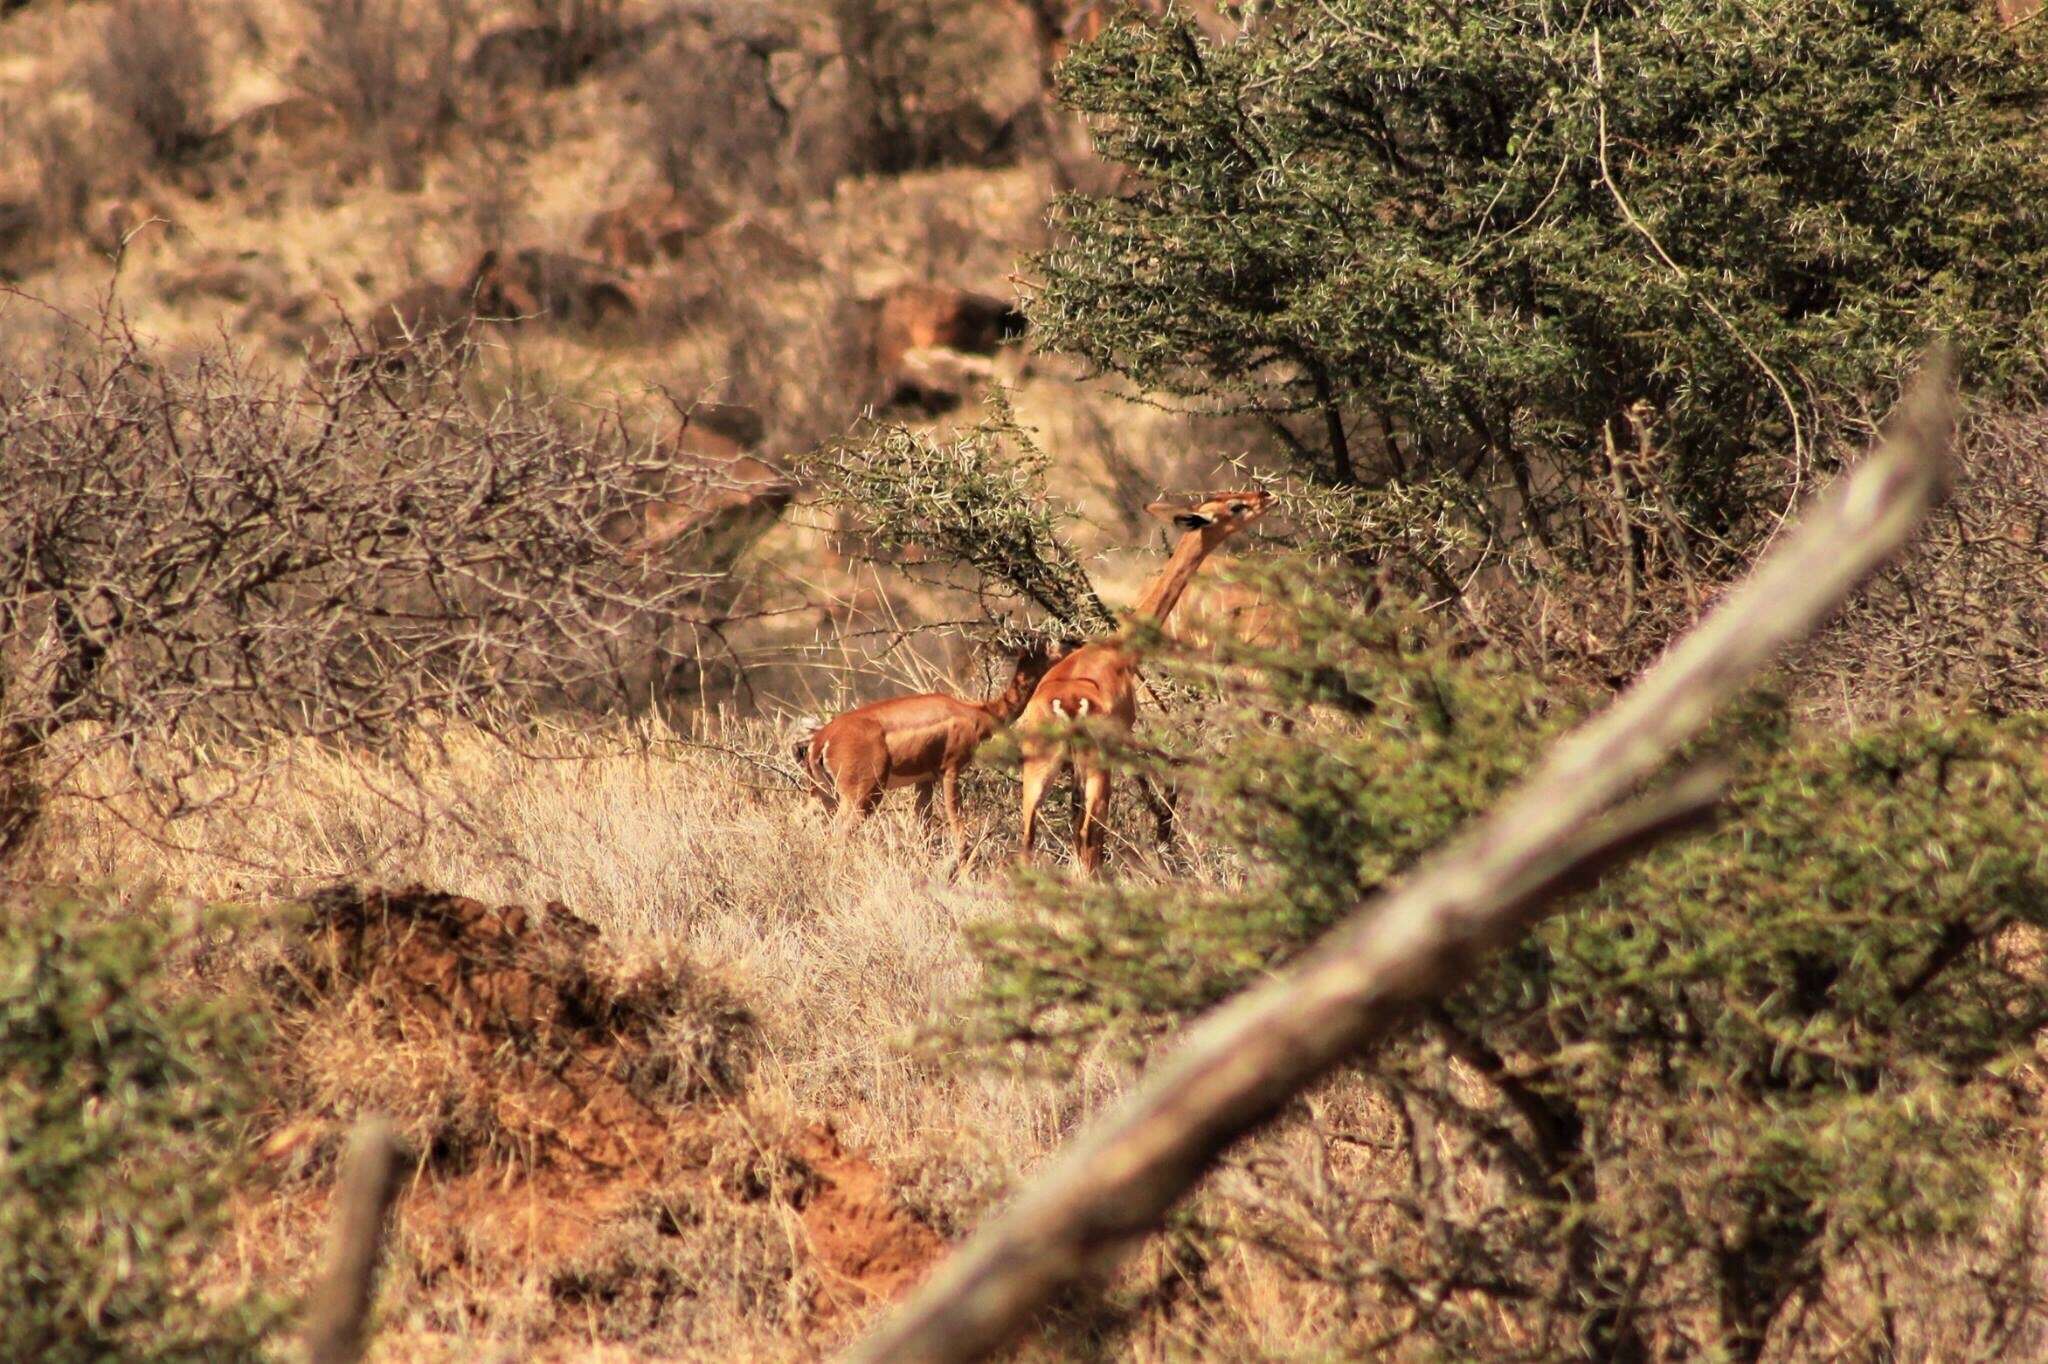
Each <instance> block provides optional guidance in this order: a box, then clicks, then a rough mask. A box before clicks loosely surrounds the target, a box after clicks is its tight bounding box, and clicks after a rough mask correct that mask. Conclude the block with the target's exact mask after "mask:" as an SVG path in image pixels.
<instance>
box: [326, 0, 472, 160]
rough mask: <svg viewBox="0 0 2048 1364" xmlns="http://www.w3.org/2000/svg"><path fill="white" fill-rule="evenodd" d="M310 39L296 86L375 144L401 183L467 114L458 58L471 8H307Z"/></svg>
mask: <svg viewBox="0 0 2048 1364" xmlns="http://www.w3.org/2000/svg"><path fill="white" fill-rule="evenodd" d="M306 3H307V4H308V6H309V8H310V19H311V25H310V30H311V32H310V38H309V40H308V42H307V45H306V51H305V53H304V55H303V56H302V57H301V59H300V62H299V65H298V68H297V71H296V73H295V74H296V79H297V81H298V83H299V85H300V87H301V88H302V89H304V90H305V91H306V93H308V94H310V95H313V96H315V97H317V98H319V99H322V100H325V101H326V102H327V103H329V104H331V105H332V106H333V107H334V108H335V109H336V110H338V111H339V112H340V113H341V115H342V116H343V117H344V118H346V119H347V120H348V121H349V122H350V123H351V124H352V125H353V126H354V127H355V129H356V130H357V133H358V134H359V135H360V136H362V137H364V138H366V139H369V140H370V141H372V142H373V143H374V144H375V145H376V146H377V147H378V149H379V151H380V154H381V155H382V156H383V157H384V158H385V160H386V164H387V165H388V167H389V168H390V170H391V172H392V173H393V175H394V176H395V177H396V178H398V179H399V180H400V182H401V183H405V184H411V183H413V182H415V181H416V180H417V177H418V175H419V170H420V158H421V157H422V155H423V154H424V153H425V152H427V151H429V150H431V149H432V148H433V147H434V145H435V144H436V143H437V142H438V141H439V140H440V138H441V135H442V134H443V133H444V132H445V131H446V130H447V129H448V128H449V127H450V126H451V125H452V124H454V123H455V122H456V121H457V120H459V119H460V118H461V116H462V113H463V107H464V106H463V98H462V90H461V81H460V74H459V73H460V68H459V66H458V64H457V62H456V55H457V53H458V52H459V51H460V50H461V48H462V47H463V45H464V44H465V43H466V42H467V41H468V39H469V35H470V33H471V31H472V29H473V28H474V19H473V13H472V8H471V4H470V0H427V2H426V3H415V0H306Z"/></svg>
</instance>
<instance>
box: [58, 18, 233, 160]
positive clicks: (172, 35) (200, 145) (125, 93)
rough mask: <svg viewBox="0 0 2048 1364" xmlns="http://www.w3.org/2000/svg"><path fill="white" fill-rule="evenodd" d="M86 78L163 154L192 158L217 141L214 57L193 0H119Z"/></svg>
mask: <svg viewBox="0 0 2048 1364" xmlns="http://www.w3.org/2000/svg"><path fill="white" fill-rule="evenodd" d="M86 78H87V83H88V85H89V86H90V88H91V90H92V93H93V96H94V98H95V99H97V100H98V101H99V103H100V104H101V106H102V107H104V108H106V109H108V110H110V111H111V112H112V113H113V114H114V115H115V116H116V117H118V118H120V119H121V120H122V121H123V122H125V123H126V124H127V125H128V126H129V127H131V128H133V129H134V130H135V131H136V133H138V134H139V135H140V136H141V138H142V140H143V142H144V143H145V144H146V146H147V147H148V150H149V155H150V156H151V158H153V159H154V160H156V161H161V162H170V163H178V162H184V161H189V160H191V159H192V158H193V157H194V156H196V155H198V154H199V153H200V152H201V151H203V150H205V148H206V147H207V146H208V145H209V144H210V143H211V142H212V140H213V134H214V126H213V118H212V110H211V102H212V96H213V63H212V58H211V55H210V53H209V51H208V48H207V36H206V29H205V27H204V26H203V25H202V24H201V22H200V12H199V7H198V6H197V5H195V4H194V3H193V2H192V0H118V3H116V4H115V5H114V6H113V7H112V8H110V9H109V10H108V11H107V14H106V17H105V19H104V20H103V21H102V22H101V25H100V45H99V50H98V51H97V52H96V53H95V54H94V55H93V59H92V61H91V62H90V64H89V65H88V66H87V68H86Z"/></svg>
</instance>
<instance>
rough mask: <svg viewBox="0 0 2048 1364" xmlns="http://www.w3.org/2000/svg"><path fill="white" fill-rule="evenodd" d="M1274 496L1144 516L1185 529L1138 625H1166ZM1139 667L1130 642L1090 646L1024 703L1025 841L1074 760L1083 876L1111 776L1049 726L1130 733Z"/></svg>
mask: <svg viewBox="0 0 2048 1364" xmlns="http://www.w3.org/2000/svg"><path fill="white" fill-rule="evenodd" d="M1272 502H1273V495H1272V494H1271V493H1268V492H1264V491H1258V490H1250V491H1244V492H1222V493H1210V494H1209V495H1208V496H1206V497H1204V498H1203V500H1202V501H1201V502H1200V503H1199V504H1197V505H1196V506H1193V507H1184V506H1176V505H1172V504H1169V503H1163V502H1162V503H1155V504H1153V505H1152V506H1150V507H1147V508H1146V510H1147V511H1149V512H1151V513H1152V514H1153V515H1154V516H1161V517H1165V518H1167V519H1169V520H1171V521H1172V522H1173V523H1174V524H1175V525H1178V526H1181V527H1183V528H1184V529H1186V531H1187V534H1185V535H1183V536H1181V538H1180V543H1179V544H1177V545H1175V546H1174V549H1173V554H1172V556H1171V557H1169V558H1168V559H1167V561H1166V566H1165V567H1164V568H1162V569H1161V570H1160V571H1159V573H1158V575H1157V576H1156V577H1154V578H1153V580H1152V581H1151V583H1149V584H1148V585H1147V586H1146V588H1145V591H1144V593H1143V595H1141V596H1140V597H1139V598H1138V602H1137V605H1136V606H1134V607H1133V608H1132V611H1131V615H1132V617H1133V619H1134V620H1149V621H1152V622H1154V623H1156V624H1164V623H1165V621H1166V618H1167V617H1168V616H1169V615H1171V614H1172V612H1173V608H1174V606H1175V604H1176V603H1178V602H1179V601H1180V598H1181V594H1182V593H1183V592H1185V591H1186V590H1187V586H1188V583H1189V582H1190V581H1192V580H1193V578H1194V576H1195V572H1196V570H1198V569H1200V568H1201V566H1202V561H1203V560H1205V559H1207V558H1208V557H1209V555H1210V554H1211V553H1213V552H1214V551H1215V550H1216V547H1217V546H1219V545H1221V544H1222V543H1223V542H1224V541H1225V540H1227V539H1229V538H1230V537H1231V536H1233V535H1235V534H1237V533H1238V532H1239V531H1241V530H1243V529H1244V528H1245V527H1246V526H1249V525H1250V524H1251V523H1252V522H1254V521H1256V520H1257V519H1258V518H1259V517H1260V516H1262V515H1264V514H1265V512H1266V509H1267V508H1268V507H1270V506H1271V505H1272ZM1137 683H1138V664H1137V660H1136V659H1135V658H1133V657H1132V656H1131V653H1130V650H1129V649H1128V648H1127V647H1126V646H1125V636H1124V635H1119V636H1118V637H1117V638H1115V639H1110V640H1103V641H1100V642H1098V643H1094V644H1089V645H1085V646H1083V647H1082V648H1079V649H1076V650H1075V651H1074V652H1073V653H1071V654H1068V655H1067V656H1066V658H1064V659H1062V660H1061V661H1060V662H1059V663H1058V664H1057V665H1055V666H1054V667H1053V668H1052V669H1050V670H1049V671H1048V672H1047V673H1046V674H1045V678H1044V680H1043V681H1041V682H1040V683H1039V684H1038V689H1037V690H1036V691H1035V692H1033V693H1032V695H1031V700H1030V701H1029V702H1028V703H1027V704H1026V705H1025V707H1024V713H1023V717H1022V719H1021V720H1020V721H1019V722H1018V738H1019V740H1020V743H1021V745H1022V747H1023V750H1024V770H1023V782H1024V810H1023V828H1022V830H1021V842H1022V847H1023V854H1024V855H1025V856H1027V857H1028V856H1030V854H1031V850H1032V847H1033V845H1034V844H1035V843H1036V841H1037V836H1038V807H1039V804H1040V803H1041V802H1042V801H1044V799H1045V790H1046V787H1048V786H1049V785H1051V784H1052V781H1053V779H1054V778H1055V777H1057V776H1058V775H1059V772H1060V769H1061V768H1062V767H1063V766H1065V765H1066V763H1067V762H1068V761H1069V759H1070V758H1071V760H1072V762H1073V765H1074V779H1075V781H1076V782H1077V783H1079V785H1080V787H1081V827H1080V829H1079V830H1078V831H1077V832H1076V834H1075V840H1074V853H1075V858H1076V860H1077V861H1078V862H1079V863H1080V865H1081V870H1082V871H1084V872H1086V873H1089V874H1091V875H1092V874H1093V873H1094V872H1095V869H1096V868H1097V867H1099V866H1100V865H1101V864H1102V844H1103V838H1104V835H1105V834H1106V833H1107V832H1108V830H1107V826H1106V825H1105V824H1104V823H1103V819H1104V816H1105V815H1106V814H1107V813H1108V811H1109V793H1110V779H1109V773H1108V771H1107V770H1105V769H1104V768H1103V767H1101V766H1100V765H1099V764H1097V763H1094V762H1092V761H1090V760H1089V759H1088V758H1087V757H1085V756H1084V755H1082V754H1079V753H1075V754H1071V755H1070V754H1069V753H1068V752H1067V751H1066V749H1065V748H1064V747H1063V746H1062V745H1061V744H1060V742H1059V740H1058V737H1057V735H1055V734H1053V733H1051V732H1049V730H1048V726H1050V725H1053V724H1056V723H1057V722H1059V721H1063V720H1087V719H1102V718H1107V719H1108V720H1109V722H1110V723H1112V724H1115V725H1118V726H1120V727H1122V728H1124V729H1129V728H1130V727H1131V726H1132V724H1134V723H1135V722H1136V720H1137V715H1138V691H1137Z"/></svg>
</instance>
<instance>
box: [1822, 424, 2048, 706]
mask: <svg viewBox="0 0 2048 1364" xmlns="http://www.w3.org/2000/svg"><path fill="white" fill-rule="evenodd" d="M1958 456H1959V457H1958V460H1957V463H1958V466H1959V478H1958V481H1957V489H1956V495H1955V497H1954V498H1952V499H1951V500H1950V502H1949V505H1948V506H1947V507H1945V508H1944V509H1943V510H1942V511H1941V512H1940V513H1938V514H1937V515H1936V516H1935V517H1934V518H1933V519H1932V520H1930V521H1929V523H1928V526H1927V529H1926V531H1925V532H1924V533H1923V534H1922V535H1921V537H1920V539H1919V541H1918V542H1917V543H1916V544H1915V545H1914V547H1913V548H1912V550H1910V551H1909V552H1908V553H1907V554H1906V555H1905V556H1904V557H1902V558H1901V559H1900V561H1899V563H1898V564H1897V565H1896V566H1894V567H1893V568H1891V569H1888V570H1887V571H1886V572H1885V573H1884V574H1883V575H1882V576H1881V577H1879V578H1878V579H1877V581H1875V582H1873V583H1872V584H1871V586H1870V588H1869V589H1868V590H1867V591H1866V592H1865V593H1864V595H1863V598H1862V599H1861V600H1860V601H1859V602H1858V603H1857V605H1856V606H1855V608H1854V609H1853V610H1851V611H1850V612H1849V613H1848V614H1846V615H1845V616H1844V617H1843V618H1842V620H1841V621H1839V622H1837V624H1836V625H1835V627H1834V629H1832V630H1831V631H1829V633H1828V634H1827V635H1826V636H1824V637H1823V638H1822V640H1821V641H1820V642H1819V643H1818V644H1817V645H1816V646H1815V648H1814V650H1813V652H1812V655H1811V657H1810V659H1809V661H1808V664H1807V666H1806V667H1805V668H1804V669H1803V670H1802V676H1803V680H1804V681H1805V683H1806V687H1805V690H1806V692H1807V693H1808V695H1809V697H1810V699H1811V700H1812V701H1813V702H1814V703H1815V704H1818V705H1821V706H1825V707H1830V708H1838V707H1839V708H1847V709H1851V710H1860V711H1867V710H1873V709H1875V710H1882V709H1885V708H1888V707H1890V706H1892V705H1895V704H1897V703H1899V702H1902V701H1907V700H1911V699H1912V698H1914V697H1915V696H1917V695H1924V694H1929V693H1934V694H1941V695H1946V696H1949V697H1952V698H1954V699H1956V700H1958V701H1968V702H1971V703H1973V704H1975V705H1978V706H1981V707H1984V708H1985V709H1988V710H1990V711H1992V712H1994V713H1998V714H2010V713H2013V712H2016V711H2021V710H2034V709H2040V708H2042V707H2044V706H2048V569H2044V563H2048V460H2044V456H2048V411H2033V412H2017V413H1988V414H1984V415H1982V416H1980V417H1979V418H1978V419H1977V420H1976V421H1975V422H1974V423H1973V424H1972V425H1971V427H1970V429H1969V430H1968V431H1967V432H1966V433H1965V436H1964V438H1963V440H1962V441H1961V442H1960V447H1959V450H1958Z"/></svg>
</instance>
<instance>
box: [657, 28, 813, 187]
mask: <svg viewBox="0 0 2048 1364" xmlns="http://www.w3.org/2000/svg"><path fill="white" fill-rule="evenodd" d="M638 89H639V95H640V101H641V106H642V108H643V109H644V110H645V111H646V118H647V132H648V137H649V145H650V147H651V149H652V151H653V155H654V160H655V164H656V166H657V167H658V168H659V170H660V172H661V177H662V179H663V180H664V181H666V182H667V184H668V186H669V188H670V190H671V191H672V192H673V193H674V194H676V195H677V196H678V197H679V198H682V199H684V200H685V201H687V202H689V203H690V204H691V205H692V206H693V207H696V208H698V209H700V210H702V209H706V208H709V209H718V210H723V209H728V208H731V207H732V206H734V204H735V203H737V202H739V201H743V200H744V199H747V198H753V199H758V200H764V201H768V200H773V199H776V198H778V197H780V195H781V194H782V192H783V190H784V188H785V187H786V186H787V185H788V182H789V176H788V173H787V167H786V166H785V165H784V164H783V162H782V161H781V159H780V158H779V157H777V155H776V154H775V153H776V148H777V147H778V145H779V144H780V142H781V140H782V138H783V136H784V135H785V134H786V133H787V132H788V130H789V118H788V113H787V111H786V110H784V109H783V108H782V106H781V105H780V104H779V103H778V102H777V101H776V99H775V96H774V93H773V91H772V90H770V88H769V85H768V71H767V64H766V62H765V61H764V60H762V59H760V57H759V56H758V54H756V53H753V52H751V51H750V50H748V49H746V48H743V47H741V46H739V45H737V44H733V45H723V44H711V45H706V44H702V43H683V42H677V43H673V44H670V45H669V46H667V47H665V48H664V49H663V50H662V51H661V53H660V54H659V57H658V59H657V60H654V61H650V62H648V63H647V64H646V65H645V66H644V67H643V68H642V70H641V74H640V76H639V80H638Z"/></svg>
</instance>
